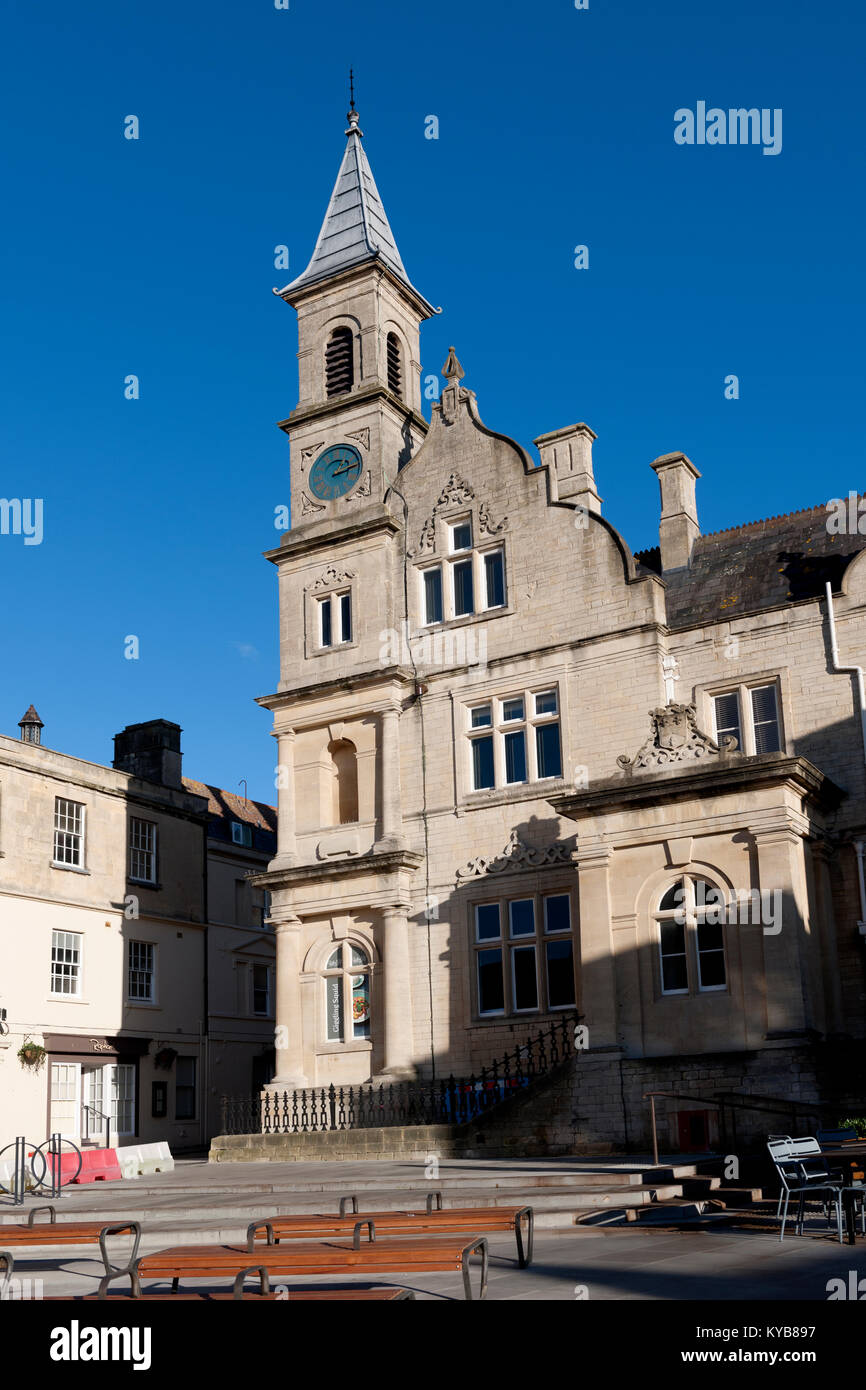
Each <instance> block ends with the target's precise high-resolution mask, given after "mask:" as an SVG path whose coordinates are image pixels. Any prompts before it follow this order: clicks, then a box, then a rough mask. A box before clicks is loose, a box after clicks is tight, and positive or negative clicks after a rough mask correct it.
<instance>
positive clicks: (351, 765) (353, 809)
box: [328, 738, 358, 825]
mask: <svg viewBox="0 0 866 1390" xmlns="http://www.w3.org/2000/svg"><path fill="white" fill-rule="evenodd" d="M328 752H329V753H330V755H331V767H332V770H333V779H334V780H333V801H332V803H331V824H332V825H353V824H354V823H355V821H357V819H358V755H357V751H356V749H355V745H354V743H350V742H349V740H348V739H347V738H341V739H338V740H337V742H336V743H329V744H328Z"/></svg>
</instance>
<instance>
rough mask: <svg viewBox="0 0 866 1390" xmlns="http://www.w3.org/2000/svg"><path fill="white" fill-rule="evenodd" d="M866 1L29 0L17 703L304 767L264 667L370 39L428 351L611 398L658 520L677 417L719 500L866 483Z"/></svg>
mask: <svg viewBox="0 0 866 1390" xmlns="http://www.w3.org/2000/svg"><path fill="white" fill-rule="evenodd" d="M864 28H866V16H864V12H863V10H862V7H861V6H859V5H857V4H856V3H855V0H846V2H845V3H839V4H835V5H829V6H817V5H814V4H811V3H809V4H807V3H805V2H804V0H728V3H726V4H724V5H710V4H708V3H700V4H696V3H695V0H667V2H666V3H665V2H664V0H662V2H661V3H646V0H644V3H638V0H622V2H621V3H616V2H615V0H590V4H589V9H588V10H582V11H578V10H576V9H575V7H574V3H573V0H536V3H534V4H531V5H530V4H517V3H514V2H513V0H511V2H510V3H509V2H508V0H495V2H494V0H472V3H470V4H468V5H465V6H463V7H458V8H456V9H455V8H453V7H451V8H449V7H433V6H428V5H422V4H415V5H409V4H406V3H405V0H290V9H289V10H287V11H284V10H276V9H275V8H274V6H273V3H272V0H243V2H242V3H241V0H236V2H234V3H229V0H208V3H201V0H198V2H197V3H196V2H195V0H185V3H183V4H178V3H176V0H175V3H171V4H169V3H164V2H163V0H141V3H138V4H128V5H118V4H116V3H113V2H112V3H103V2H102V0H90V2H89V3H88V2H87V0H85V3H83V4H79V5H75V6H73V5H70V4H68V3H66V2H64V3H61V0H41V2H40V4H39V5H33V4H29V5H28V4H26V3H23V0H19V3H18V4H17V5H15V4H11V5H9V6H7V7H6V9H5V12H4V18H3V38H4V43H3V49H4V57H3V60H2V61H3V73H2V82H0V107H2V118H3V125H4V129H5V131H6V140H5V141H4V150H3V156H2V158H3V164H4V171H3V188H4V194H5V198H4V202H5V208H6V211H5V216H4V219H3V226H2V232H0V236H2V243H3V262H4V272H5V273H4V277H3V278H4V287H3V288H4V301H5V320H6V329H7V332H6V335H5V336H6V343H5V347H6V351H5V353H4V365H3V387H4V390H3V392H2V395H3V410H2V416H0V419H2V430H3V436H4V439H3V454H2V457H3V466H2V476H0V495H2V496H5V497H7V498H12V497H19V498H35V497H40V498H43V499H44V539H43V542H42V544H41V545H32V546H25V545H24V543H23V538H22V537H20V536H10V535H7V536H0V593H2V596H3V603H2V615H3V617H2V649H0V650H2V657H0V673H2V674H0V730H2V732H4V733H7V734H12V735H13V736H15V735H17V733H18V730H17V721H18V719H19V718H20V716H21V714H22V712H23V711H24V709H25V708H26V706H27V705H28V704H29V703H30V702H31V701H33V702H34V703H35V704H36V706H37V708H38V710H39V712H40V714H41V716H42V718H43V720H44V721H45V724H46V729H45V741H46V743H48V744H49V745H50V746H52V747H55V748H59V749H62V750H63V751H65V752H69V753H74V754H76V755H78V756H81V757H86V758H91V759H93V760H95V761H98V762H110V760H111V752H112V743H111V738H112V735H113V734H114V733H116V732H117V731H118V730H119V729H120V728H122V727H123V725H125V724H127V723H133V722H137V721H139V720H143V719H148V718H153V717H164V718H168V719H173V720H175V721H177V722H178V723H179V724H181V725H182V726H183V728H184V736H183V746H184V753H185V760H184V761H185V770H186V772H187V774H188V775H190V776H193V777H197V778H200V779H202V780H205V781H209V782H213V783H218V784H220V785H222V786H224V787H226V788H228V789H229V790H236V789H237V787H238V783H239V782H240V779H241V778H246V779H247V782H248V786H249V793H250V795H252V796H256V797H258V798H260V799H266V800H273V799H274V796H273V786H272V768H273V764H274V761H275V758H274V752H273V748H274V745H273V744H272V742H271V740H270V739H269V737H268V731H269V728H270V716H269V715H268V714H267V713H266V712H264V711H262V710H260V709H258V708H257V707H256V706H255V705H254V704H253V700H254V697H255V696H256V695H261V694H266V693H268V692H270V691H272V690H273V689H274V688H275V685H276V681H277V610H276V583H275V572H274V570H273V568H272V566H270V565H269V564H268V563H267V562H266V561H264V560H263V559H262V558H261V552H262V551H264V550H266V549H267V548H269V547H270V546H272V545H273V544H274V542H275V538H276V533H275V531H274V530H273V525H272V518H273V514H274V508H275V506H277V505H278V504H280V503H282V502H286V501H288V496H287V484H288V468H287V464H288V446H287V443H286V440H285V438H284V436H283V435H282V434H281V433H280V432H279V431H278V430H277V429H276V428H275V422H276V421H277V420H279V419H282V418H284V417H285V416H286V415H288V413H289V411H290V410H291V409H292V408H293V407H294V405H295V403H296V400H297V390H296V359H295V352H296V350H297V334H296V328H295V316H294V313H293V312H292V311H291V310H290V309H289V308H288V307H287V306H286V305H284V304H283V303H281V302H280V301H279V300H276V299H275V298H274V297H273V296H272V294H271V287H272V286H273V285H277V284H282V283H285V281H286V280H287V279H288V278H291V277H292V276H294V275H295V274H299V273H300V271H301V270H302V269H303V267H304V265H305V264H306V262H307V259H308V258H309V255H310V253H311V252H312V248H313V244H314V241H315V237H316V234H317V232H318V229H319V225H320V222H321V218H322V215H323V213H324V210H325V207H326V204H327V200H328V197H329V195H330V192H331V187H332V184H333V181H334V178H335V176H336V172H337V168H338V164H339V161H340V158H341V155H342V150H343V145H344V139H343V131H344V128H345V111H346V107H347V91H346V87H347V81H346V75H347V71H348V68H349V66H350V64H352V65H354V68H355V71H356V75H357V101H358V107H359V110H360V113H361V124H362V128H363V130H364V132H365V137H366V140H365V147H366V150H367V154H368V156H369V158H370V160H371V163H372V166H373V170H374V173H375V175H376V179H377V182H378V185H379V189H380V192H381V193H382V196H383V199H384V201H385V206H386V208H387V210H388V213H389V216H390V219H391V223H392V226H393V228H394V231H395V234H396V237H397V241H398V244H399V246H400V250H401V253H402V256H403V260H404V262H405V264H406V266H407V269H408V272H409V274H410V276H411V278H412V280H413V281H414V283H415V284H416V285H417V286H418V288H419V289H420V290H421V291H422V293H423V294H425V295H426V296H427V298H429V299H430V300H431V301H432V303H434V304H436V305H442V307H443V313H442V315H441V316H440V317H439V318H437V319H435V320H433V321H432V322H430V323H428V324H427V325H425V326H424V328H423V329H422V357H423V362H424V369H425V372H436V373H438V371H439V369H440V368H441V365H442V363H443V361H444V359H445V355H446V352H447V348H448V345H449V344H450V343H454V344H455V345H456V347H457V350H458V353H459V355H460V358H461V360H462V362H463V365H464V367H465V369H466V374H467V375H466V384H467V385H469V386H471V387H472V388H473V389H474V390H475V391H476V392H477V394H478V400H479V407H480V410H481V414H482V418H483V419H484V420H485V422H486V423H487V424H488V425H490V426H491V427H492V428H494V429H496V430H499V431H502V432H504V433H507V434H510V435H512V436H514V437H515V438H517V439H519V440H520V441H521V442H522V443H524V444H530V442H531V440H532V439H533V438H534V437H536V436H537V435H539V434H541V433H544V432H546V431H548V430H552V429H557V428H560V427H562V426H564V425H568V424H571V423H573V422H575V421H577V420H586V421H587V423H588V424H590V425H591V426H592V428H593V429H594V430H595V431H596V433H597V434H598V436H599V438H598V442H597V443H596V445H595V462H596V478H597V482H598V487H599V491H600V492H601V495H602V497H603V498H604V511H605V514H606V515H607V516H608V517H609V518H610V519H611V520H612V521H613V522H614V524H615V525H616V526H618V527H619V528H620V530H622V531H623V533H624V534H625V536H626V538H627V540H628V541H629V543H630V545H631V546H632V547H633V548H634V549H639V548H641V547H644V546H647V545H651V544H653V543H655V541H656V539H657V526H658V485H657V482H656V479H655V476H654V475H653V473H652V472H651V471H650V469H649V467H648V465H649V463H650V461H651V460H652V459H653V458H655V457H656V456H657V455H659V454H661V453H666V452H669V451H672V450H675V449H682V450H684V451H685V452H686V453H687V454H688V455H689V456H690V457H691V458H692V459H693V461H694V462H695V463H696V464H697V466H698V468H699V469H700V470H701V472H702V474H703V478H702V481H701V482H700V483H699V485H698V488H699V493H698V496H699V512H700V519H701V526H702V529H703V530H704V531H712V530H717V529H719V528H722V527H725V526H729V525H732V524H735V523H737V522H739V521H745V520H751V519H754V518H757V517H761V516H766V515H771V514H775V513H778V512H785V511H791V510H793V509H795V508H798V507H804V506H808V505H810V504H813V503H815V502H819V501H822V500H824V499H826V498H828V497H832V496H840V495H843V494H845V493H847V491H848V489H849V488H852V487H861V488H862V486H863V469H862V463H861V459H862V443H861V434H862V420H861V407H860V403H861V399H862V376H863V346H862V342H863V339H862V322H863V316H864V303H863V301H864V273H863V264H864V262H863V252H862V235H863V234H862V226H863V202H864V192H863V187H864V180H863V166H862V154H861V145H862V138H861V131H862V109H861V107H862V103H861V98H860V91H861V86H862V83H861V77H862V71H861V67H862V55H863V50H864V44H863V40H864ZM698 101H706V103H707V105H708V106H718V107H721V108H723V109H728V108H730V107H740V106H746V107H752V106H756V107H760V108H772V109H775V108H781V109H782V111H783V147H782V152H781V154H779V155H778V156H776V157H773V156H765V155H763V154H762V151H761V149H760V148H756V147H751V146H749V147H740V146H715V147H711V146H697V145H695V146H680V145H677V144H676V143H675V142H674V139H673V132H674V112H675V111H676V110H677V109H678V108H682V107H690V108H692V109H694V108H695V106H696V103H697V102H698ZM129 114H135V115H137V116H138V117H139V120H140V123H141V135H140V139H139V140H138V141H128V140H125V139H124V138H123V120H124V117H125V116H127V115H129ZM431 114H432V115H436V116H438V118H439V123H440V124H439V139H438V140H428V139H425V138H424V130H425V117H427V116H428V115H431ZM283 243H284V244H286V245H288V247H289V250H290V256H291V263H290V271H289V273H285V272H283V271H280V270H276V269H275V268H274V247H275V246H277V245H279V244H283ZM576 245H586V246H587V247H588V248H589V269H588V270H582V271H578V270H576V269H575V268H574V247H575V246H576ZM129 373H134V374H136V375H137V376H138V377H139V378H140V382H141V397H140V399H139V400H138V401H127V400H125V399H124V386H123V384H124V378H125V377H126V376H127V374H129ZM731 373H733V374H736V375H737V376H738V378H739V383H740V397H739V399H738V400H726V399H725V395H724V381H725V377H726V376H727V375H728V374H731ZM129 634H135V635H136V636H137V637H138V638H139V641H140V658H139V660H137V661H129V660H126V659H125V658H124V638H125V637H126V636H127V635H129Z"/></svg>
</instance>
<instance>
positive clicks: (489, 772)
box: [472, 734, 496, 792]
mask: <svg viewBox="0 0 866 1390" xmlns="http://www.w3.org/2000/svg"><path fill="white" fill-rule="evenodd" d="M495 784H496V778H495V773H494V767H493V735H492V734H488V735H487V736H486V737H484V738H474V739H473V740H472V785H473V788H474V790H475V791H477V792H480V791H488V790H489V789H490V788H491V787H493V786H495Z"/></svg>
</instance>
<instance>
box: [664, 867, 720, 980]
mask: <svg viewBox="0 0 866 1390" xmlns="http://www.w3.org/2000/svg"><path fill="white" fill-rule="evenodd" d="M654 915H655V921H656V924H657V931H658V942H659V961H660V970H661V985H662V994H691V993H693V992H697V993H701V994H705V993H706V992H707V991H708V990H719V989H726V988H727V982H728V980H727V971H726V968H725V937H724V922H725V917H726V906H725V896H724V894H723V893H722V891H721V889H719V888H716V887H715V886H714V885H713V884H712V883H707V881H706V880H705V879H702V878H693V877H692V875H691V874H684V875H683V877H682V878H680V879H677V881H676V882H675V883H672V884H671V886H670V887H669V888H668V889H666V891H665V893H664V894H663V896H662V898H661V900H660V902H659V905H658V908H657V909H656V912H655V914H654Z"/></svg>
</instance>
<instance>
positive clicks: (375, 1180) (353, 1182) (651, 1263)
mask: <svg viewBox="0 0 866 1390" xmlns="http://www.w3.org/2000/svg"><path fill="white" fill-rule="evenodd" d="M645 1168H646V1165H645V1164H641V1163H640V1162H639V1161H632V1160H629V1161H628V1162H627V1163H625V1162H623V1161H622V1160H610V1161H609V1162H606V1161H605V1160H592V1161H589V1160H570V1159H558V1160H549V1161H537V1160H536V1161H532V1162H524V1163H515V1162H504V1161H503V1162H492V1161H487V1160H484V1161H482V1160H479V1161H475V1162H472V1161H468V1160H462V1161H459V1162H457V1161H455V1162H448V1163H445V1162H443V1163H441V1164H440V1165H439V1174H438V1178H436V1179H432V1178H429V1177H425V1167H424V1165H423V1164H422V1163H419V1162H409V1161H394V1162H386V1161H383V1162H365V1163H333V1164H330V1163H329V1164H316V1165H313V1164H276V1163H274V1164H261V1163H259V1164H231V1165H228V1164H226V1165H213V1164H211V1165H208V1164H206V1163H204V1162H203V1161H202V1162H197V1161H184V1162H181V1163H179V1164H178V1166H177V1168H176V1169H175V1171H174V1172H173V1173H165V1174H158V1175H155V1176H153V1177H150V1178H148V1179H146V1180H140V1181H139V1182H124V1183H115V1184H111V1185H108V1184H106V1185H102V1184H100V1185H98V1186H96V1185H88V1186H87V1187H81V1188H77V1189H75V1190H74V1191H68V1190H67V1192H65V1193H64V1195H63V1197H62V1198H61V1199H60V1201H59V1202H58V1204H57V1206H58V1216H59V1217H61V1218H64V1219H102V1218H103V1217H104V1218H105V1220H106V1221H118V1220H120V1219H121V1218H124V1217H126V1218H130V1219H136V1220H139V1221H140V1222H141V1225H142V1228H143V1236H142V1244H141V1249H142V1252H149V1251H154V1250H159V1249H161V1248H164V1247H166V1246H167V1245H175V1244H182V1243H193V1242H197V1243H217V1242H231V1243H235V1242H237V1241H239V1240H240V1239H241V1238H242V1237H243V1235H244V1232H245V1230H246V1227H247V1225H248V1224H249V1222H250V1221H254V1220H258V1219H261V1218H263V1217H266V1216H268V1215H278V1214H285V1213H288V1212H298V1213H300V1212H315V1211H329V1212H330V1211H335V1210H336V1204H337V1199H338V1197H339V1196H340V1195H341V1194H342V1193H349V1192H355V1193H357V1194H358V1199H359V1205H360V1207H361V1214H363V1209H364V1208H365V1207H366V1208H367V1209H368V1210H372V1209H375V1208H377V1207H378V1208H380V1209H389V1208H400V1207H406V1206H407V1205H409V1203H410V1199H411V1203H412V1205H413V1206H414V1205H417V1201H418V1198H419V1197H420V1196H422V1195H423V1193H424V1192H425V1191H428V1190H430V1189H432V1188H438V1189H440V1190H441V1191H442V1192H443V1193H444V1197H445V1204H446V1205H457V1204H459V1203H465V1204H472V1205H480V1204H483V1203H490V1204H503V1203H508V1204H513V1203H517V1202H524V1201H527V1202H532V1204H533V1205H534V1206H535V1208H536V1214H537V1219H538V1223H539V1224H538V1228H537V1230H536V1239H535V1253H534V1259H533V1263H532V1266H531V1267H530V1268H529V1269H528V1270H519V1269H518V1268H517V1266H516V1263H515V1258H514V1241H513V1238H512V1237H511V1236H510V1235H504V1234H499V1235H493V1236H491V1237H490V1253H491V1261H490V1277H489V1289H488V1298H489V1299H491V1300H531V1301H532V1300H536V1301H548V1300H549V1301H557V1302H562V1301H574V1300H576V1299H577V1300H589V1301H593V1300H595V1301H598V1300H602V1301H609V1300H617V1299H638V1300H695V1299H697V1300H707V1301H726V1300H782V1301H784V1300H806V1301H818V1302H825V1301H826V1300H827V1298H828V1283H829V1282H830V1281H831V1280H840V1279H841V1280H843V1281H844V1282H845V1283H846V1285H848V1284H849V1283H850V1282H851V1272H852V1271H853V1272H855V1274H856V1277H857V1279H858V1280H859V1279H861V1278H864V1277H866V1240H864V1239H862V1238H859V1239H858V1241H857V1244H856V1245H855V1246H853V1247H851V1246H847V1245H845V1246H840V1245H839V1244H838V1242H837V1241H836V1240H835V1238H834V1237H833V1236H832V1234H831V1233H830V1232H828V1231H827V1230H826V1228H824V1227H822V1225H821V1223H820V1222H819V1221H813V1222H811V1223H810V1227H809V1230H808V1232H807V1234H806V1235H805V1236H803V1237H796V1236H795V1235H793V1233H792V1234H790V1235H789V1236H788V1237H786V1239H785V1241H784V1242H783V1243H782V1242H780V1241H779V1238H778V1225H777V1223H776V1222H775V1221H774V1220H773V1219H772V1218H773V1210H774V1205H775V1204H774V1203H772V1202H771V1203H769V1204H767V1205H763V1206H762V1207H760V1208H758V1209H757V1210H753V1211H752V1212H751V1213H743V1214H742V1223H743V1224H742V1227H741V1225H740V1222H739V1217H740V1214H739V1213H736V1212H732V1211H730V1210H728V1211H726V1212H724V1213H723V1214H720V1215H719V1216H718V1217H717V1219H710V1220H709V1221H708V1222H707V1223H706V1224H703V1223H700V1222H698V1223H694V1224H685V1225H682V1226H679V1227H677V1228H673V1227H672V1226H669V1225H666V1224H664V1213H663V1212H662V1213H660V1215H661V1217H662V1219H661V1220H659V1221H656V1222H648V1223H644V1222H643V1221H637V1222H632V1221H629V1222H628V1223H627V1224H624V1225H610V1226H608V1225H589V1226H579V1227H576V1226H575V1225H574V1224H573V1222H574V1219H575V1217H574V1214H573V1213H572V1214H571V1215H570V1216H569V1215H567V1214H566V1208H567V1206H568V1205H569V1203H571V1202H577V1201H580V1202H581V1203H582V1204H583V1212H584V1213H585V1212H586V1210H587V1206H586V1204H587V1202H588V1201H590V1200H595V1201H596V1202H597V1204H598V1209H599V1213H600V1214H599V1219H601V1220H604V1219H605V1216H604V1213H605V1212H606V1211H607V1210H608V1209H610V1211H611V1215H612V1216H613V1215H614V1210H615V1209H614V1208H611V1207H610V1202H608V1203H606V1204H605V1203H603V1201H602V1199H603V1196H604V1194H605V1192H607V1193H608V1196H610V1195H611V1194H612V1197H613V1201H614V1203H615V1202H617V1201H618V1200H620V1197H619V1195H618V1194H620V1193H622V1192H623V1191H628V1190H629V1189H628V1188H627V1187H626V1188H623V1187H622V1186H619V1187H617V1186H616V1183H617V1182H619V1183H620V1184H621V1183H622V1181H623V1175H626V1179H627V1180H628V1178H630V1177H633V1178H637V1177H638V1176H639V1175H640V1174H641V1173H642V1172H643V1171H645ZM674 1171H675V1170H674ZM30 1205H32V1204H31V1203H29V1202H28V1204H27V1209H29V1207H30ZM20 1212H21V1209H20V1208H17V1209H15V1208H12V1207H10V1206H7V1205H4V1206H2V1208H0V1221H13V1220H17V1219H20ZM578 1214H581V1213H580V1211H579V1213H578ZM551 1221H552V1222H554V1223H561V1222H570V1223H571V1224H569V1225H560V1224H553V1225H550V1224H547V1223H548V1222H551ZM124 1241H125V1238H121V1237H118V1238H117V1243H116V1247H115V1249H116V1255H117V1258H118V1260H119V1259H120V1256H121V1254H122V1252H123V1250H124V1248H125V1247H124ZM0 1249H2V1230H0ZM101 1272H102V1269H101V1262H100V1259H99V1254H98V1251H97V1250H95V1249H94V1248H93V1247H87V1248H86V1249H83V1248H81V1247H79V1248H68V1249H66V1248H62V1247H59V1248H58V1247H54V1248H51V1249H44V1250H28V1251H27V1252H26V1253H25V1252H24V1251H20V1252H18V1253H17V1255H16V1268H15V1274H16V1277H19V1278H21V1279H25V1280H26V1279H41V1280H42V1294H43V1296H44V1297H50V1296H52V1295H53V1296H60V1297H70V1298H71V1297H74V1296H76V1295H80V1294H86V1293H93V1292H95V1290H96V1284H97V1280H98V1278H99V1276H100V1274H101ZM335 1282H336V1283H340V1284H349V1283H357V1284H365V1283H367V1284H369V1283H370V1282H371V1280H370V1279H369V1278H358V1279H356V1280H353V1279H352V1278H351V1276H347V1277H344V1276H340V1278H339V1279H335V1278H334V1277H333V1276H321V1277H319V1278H310V1279H308V1280H305V1281H304V1283H305V1286H312V1285H315V1284H328V1283H331V1284H333V1283H335ZM375 1282H376V1283H387V1284H395V1285H399V1286H402V1287H410V1288H412V1289H414V1291H415V1294H416V1297H417V1298H418V1299H419V1300H429V1299H462V1297H463V1289H462V1282H461V1278H460V1275H459V1274H457V1273H454V1274H424V1275H417V1274H416V1275H413V1276H411V1277H407V1276H401V1275H400V1273H399V1271H395V1272H394V1274H393V1275H390V1276H388V1275H386V1276H385V1277H383V1278H381V1279H376V1280H375ZM473 1282H474V1283H475V1282H476V1281H475V1280H474V1281H473ZM276 1283H277V1281H275V1284H276ZM190 1287H194V1286H193V1285H192V1284H191V1285H190ZM195 1287H202V1288H207V1287H213V1285H209V1284H207V1283H201V1284H198V1285H195Z"/></svg>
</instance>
